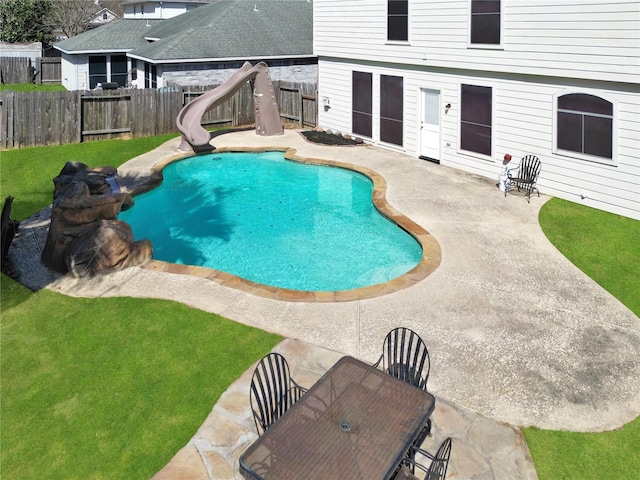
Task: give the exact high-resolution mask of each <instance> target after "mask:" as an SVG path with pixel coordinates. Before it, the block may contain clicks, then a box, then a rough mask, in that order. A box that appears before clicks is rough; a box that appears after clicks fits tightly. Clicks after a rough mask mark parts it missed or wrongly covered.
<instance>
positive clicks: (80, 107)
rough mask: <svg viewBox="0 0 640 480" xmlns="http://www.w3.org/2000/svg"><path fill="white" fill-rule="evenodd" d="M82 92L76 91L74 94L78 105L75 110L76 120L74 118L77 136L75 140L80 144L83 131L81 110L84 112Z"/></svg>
mask: <svg viewBox="0 0 640 480" xmlns="http://www.w3.org/2000/svg"><path fill="white" fill-rule="evenodd" d="M82 93H83V91H82V90H78V91H77V92H76V95H77V105H78V109H77V118H76V134H77V137H76V138H77V139H78V143H82V130H83V125H82V121H83V117H84V115H83V110H84V103H83V102H82Z"/></svg>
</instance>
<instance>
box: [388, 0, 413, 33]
mask: <svg viewBox="0 0 640 480" xmlns="http://www.w3.org/2000/svg"><path fill="white" fill-rule="evenodd" d="M387 40H399V41H407V40H409V1H408V0H388V1H387Z"/></svg>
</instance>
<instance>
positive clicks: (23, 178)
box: [0, 134, 176, 220]
mask: <svg viewBox="0 0 640 480" xmlns="http://www.w3.org/2000/svg"><path fill="white" fill-rule="evenodd" d="M175 136H176V135H175V134H168V135H159V136H156V137H145V138H137V139H133V140H104V141H100V142H86V143H71V144H67V145H55V146H51V147H29V148H20V149H13V150H4V151H2V152H0V197H1V199H2V201H4V199H5V197H6V196H7V195H12V196H13V197H14V198H15V200H14V201H13V208H12V217H13V218H15V219H17V220H23V219H25V218H27V217H28V216H29V215H32V214H33V213H35V212H37V211H39V210H41V209H42V208H44V207H46V206H47V205H49V204H50V203H51V201H52V196H53V181H52V180H53V178H54V177H56V176H57V175H58V174H59V173H60V170H61V169H62V167H63V166H64V164H65V163H66V162H67V161H70V160H75V161H78V162H82V163H85V164H87V165H89V166H90V167H98V166H102V165H109V166H112V167H119V166H120V165H122V164H123V163H124V162H126V161H127V160H130V159H132V158H133V157H137V156H138V155H140V154H142V153H145V152H148V151H149V150H153V149H154V148H156V147H157V146H159V145H162V144H163V143H164V142H166V141H167V140H169V139H170V138H173V137H175Z"/></svg>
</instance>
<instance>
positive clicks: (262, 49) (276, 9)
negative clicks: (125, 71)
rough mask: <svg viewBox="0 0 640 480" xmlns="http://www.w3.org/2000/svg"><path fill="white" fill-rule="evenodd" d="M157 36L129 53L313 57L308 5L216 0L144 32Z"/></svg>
mask: <svg viewBox="0 0 640 480" xmlns="http://www.w3.org/2000/svg"><path fill="white" fill-rule="evenodd" d="M149 37H153V38H158V39H159V40H158V41H156V42H153V43H149V44H146V45H144V46H142V47H139V48H136V49H134V50H133V51H132V52H131V54H132V55H134V56H136V57H139V58H144V59H148V60H152V61H155V62H159V63H162V62H163V61H176V60H189V59H194V60H195V59H200V58H208V59H211V58H250V57H254V58H255V57H287V56H305V55H309V56H310V55H312V54H313V3H312V2H310V1H307V0H256V1H254V0H218V1H216V2H214V3H212V4H210V5H206V6H203V7H200V8H198V9H196V10H192V11H191V12H187V13H184V14H182V15H179V16H177V17H174V18H173V19H171V20H168V21H166V22H164V23H162V24H160V25H157V26H155V27H153V28H152V29H151V31H150V32H149Z"/></svg>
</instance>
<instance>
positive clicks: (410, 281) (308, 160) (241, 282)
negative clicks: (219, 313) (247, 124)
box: [132, 146, 442, 303]
mask: <svg viewBox="0 0 640 480" xmlns="http://www.w3.org/2000/svg"><path fill="white" fill-rule="evenodd" d="M273 151H278V152H283V154H284V157H285V158H286V159H287V160H291V161H295V162H299V163H305V164H309V165H319V166H330V167H337V168H344V169H347V170H352V171H355V172H358V173H361V174H363V175H366V176H367V177H368V178H369V179H370V180H371V181H372V183H373V192H372V201H373V204H374V206H375V207H376V209H377V210H378V211H379V212H380V214H382V215H383V216H384V217H386V218H388V219H389V220H390V221H392V222H394V223H395V224H396V225H398V226H399V227H400V228H402V229H403V230H404V231H406V232H407V233H408V234H409V235H411V236H412V237H414V238H415V240H416V241H417V242H418V243H419V244H420V246H421V247H422V258H421V259H420V261H419V262H418V264H417V265H416V266H415V267H413V268H412V269H411V270H409V271H408V272H407V273H405V274H403V275H401V276H399V277H396V278H394V279H392V280H389V281H388V282H384V283H380V284H376V285H371V286H368V287H361V288H355V289H351V290H336V291H306V290H291V289H286V288H280V287H272V286H270V285H264V284H261V283H257V282H254V281H251V280H247V279H245V278H242V277H238V276H237V275H233V274H231V273H227V272H223V271H220V270H215V269H213V268H208V267H201V266H195V265H182V264H177V263H170V262H165V261H162V260H155V259H151V260H149V261H148V262H146V263H145V264H144V265H141V267H143V268H146V269H148V270H154V271H159V272H166V273H173V274H178V275H191V276H194V277H199V278H205V279H207V280H210V281H213V282H216V283H218V284H220V285H222V286H225V287H229V288H232V289H235V290H239V291H242V292H246V293H250V294H252V295H257V296H259V297H263V298H271V299H274V300H283V301H289V302H327V303H330V302H350V301H355V300H362V299H365V298H374V297H379V296H382V295H387V294H389V293H393V292H396V291H398V290H403V289H405V288H408V287H410V286H412V285H415V284H416V283H418V282H419V281H421V280H424V279H425V278H426V277H428V276H429V275H430V274H431V273H433V272H434V271H435V270H436V268H438V266H439V265H440V261H441V258H442V255H441V250H440V244H439V243H438V241H437V240H436V239H435V238H434V237H433V236H432V235H431V234H430V233H429V232H428V231H427V230H425V229H424V228H423V227H421V226H420V225H418V224H417V223H416V222H414V221H413V220H411V219H410V218H408V217H407V216H405V215H404V214H402V213H400V212H399V211H398V210H396V209H395V208H394V207H393V206H391V204H389V202H387V200H386V196H385V194H386V191H387V183H386V181H385V179H384V177H383V176H382V175H380V174H379V173H378V172H376V171H374V170H371V169H369V168H367V167H362V166H359V165H355V164H352V163H348V162H343V161H336V160H326V159H320V158H314V157H302V156H298V155H297V150H296V149H295V148H286V147H275V146H274V147H222V148H217V149H215V150H214V152H206V153H207V154H210V153H226V152H256V153H259V152H273ZM194 155H199V154H194V153H193V152H185V153H184V154H177V155H172V156H170V157H168V158H166V159H163V160H161V161H159V162H158V163H156V164H155V165H153V167H152V168H151V176H150V181H149V182H148V183H147V184H145V185H138V187H137V188H136V189H134V190H133V192H132V193H134V194H138V193H142V192H143V191H146V190H149V189H150V188H154V187H155V186H157V185H159V184H160V183H161V182H162V178H163V176H162V170H163V169H164V168H165V167H166V166H167V165H169V164H171V163H173V162H176V161H179V160H182V159H184V158H187V157H192V156H194Z"/></svg>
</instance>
